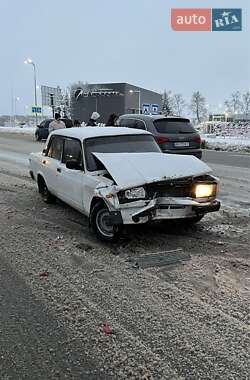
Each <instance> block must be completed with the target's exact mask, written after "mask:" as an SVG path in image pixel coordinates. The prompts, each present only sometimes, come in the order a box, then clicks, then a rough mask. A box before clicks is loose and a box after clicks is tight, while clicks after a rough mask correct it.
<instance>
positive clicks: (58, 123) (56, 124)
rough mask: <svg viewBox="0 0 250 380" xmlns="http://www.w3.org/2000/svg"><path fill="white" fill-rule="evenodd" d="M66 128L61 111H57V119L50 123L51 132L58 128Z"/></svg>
mask: <svg viewBox="0 0 250 380" xmlns="http://www.w3.org/2000/svg"><path fill="white" fill-rule="evenodd" d="M62 128H66V125H65V123H64V122H63V121H62V120H61V116H60V114H59V113H55V120H53V121H52V122H51V123H50V124H49V133H51V132H53V131H56V130H57V129H62Z"/></svg>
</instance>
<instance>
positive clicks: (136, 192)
mask: <svg viewBox="0 0 250 380" xmlns="http://www.w3.org/2000/svg"><path fill="white" fill-rule="evenodd" d="M125 197H126V198H127V199H143V198H145V197H146V193H145V190H144V188H143V187H136V188H134V189H130V190H126V191H125Z"/></svg>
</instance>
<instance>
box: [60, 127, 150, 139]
mask: <svg viewBox="0 0 250 380" xmlns="http://www.w3.org/2000/svg"><path fill="white" fill-rule="evenodd" d="M52 134H53V135H60V136H66V137H76V138H78V139H83V140H84V139H87V138H89V137H100V136H117V135H131V134H132V135H133V134H135V135H142V134H144V135H145V134H150V133H149V132H147V131H143V130H140V129H133V128H124V127H79V128H78V127H77V128H65V129H57V130H56V131H54V132H52Z"/></svg>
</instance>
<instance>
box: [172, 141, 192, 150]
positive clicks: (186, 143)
mask: <svg viewBox="0 0 250 380" xmlns="http://www.w3.org/2000/svg"><path fill="white" fill-rule="evenodd" d="M174 146H176V148H182V147H187V146H189V142H187V141H180V142H175V143H174Z"/></svg>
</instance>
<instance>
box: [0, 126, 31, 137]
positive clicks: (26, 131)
mask: <svg viewBox="0 0 250 380" xmlns="http://www.w3.org/2000/svg"><path fill="white" fill-rule="evenodd" d="M35 130H36V128H35V127H28V126H24V127H0V133H1V132H5V133H17V134H21V135H34V133H35Z"/></svg>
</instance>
